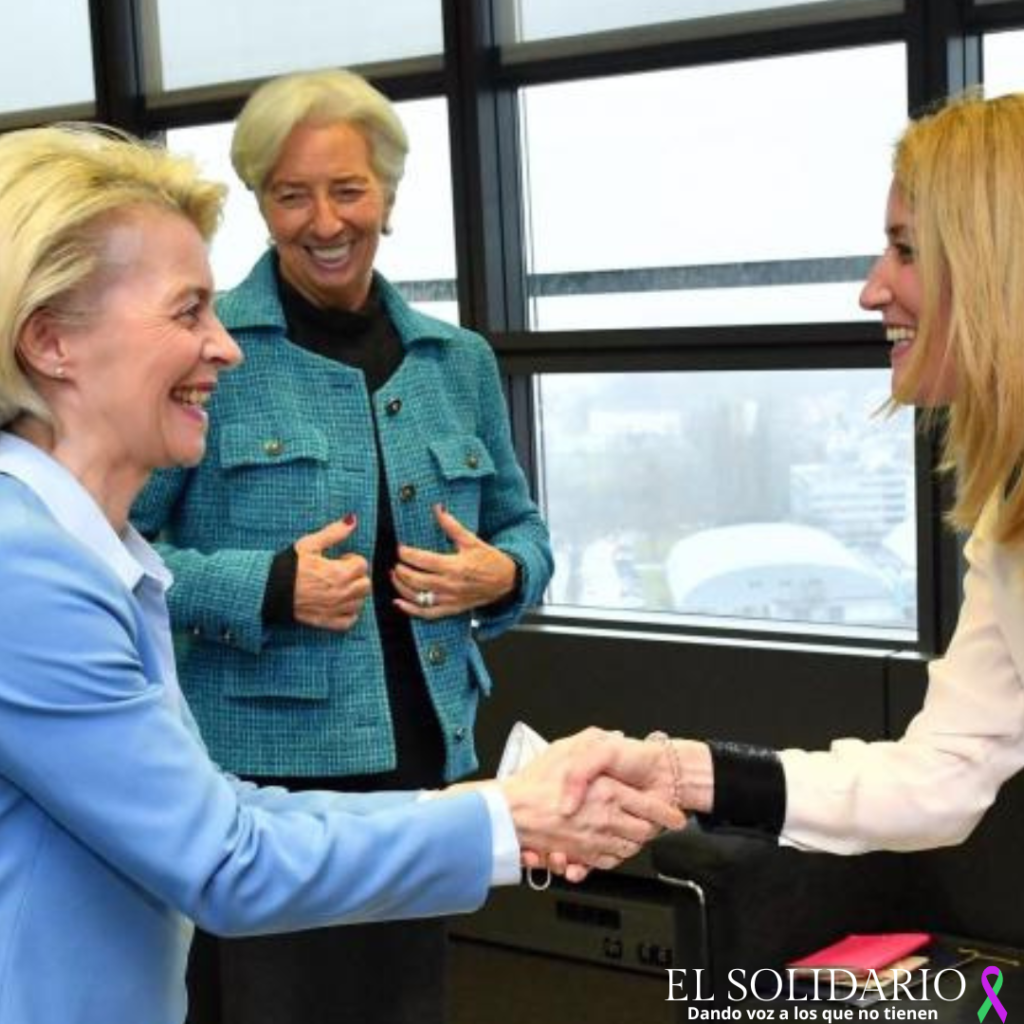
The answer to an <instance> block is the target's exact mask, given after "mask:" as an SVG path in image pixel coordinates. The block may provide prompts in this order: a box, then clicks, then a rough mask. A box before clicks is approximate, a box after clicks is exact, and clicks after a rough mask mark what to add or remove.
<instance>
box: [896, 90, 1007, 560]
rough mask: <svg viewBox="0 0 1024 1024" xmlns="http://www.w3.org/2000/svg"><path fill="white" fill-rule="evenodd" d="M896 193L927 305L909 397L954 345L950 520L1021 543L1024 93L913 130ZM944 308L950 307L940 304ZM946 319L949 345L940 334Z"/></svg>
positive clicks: (947, 449)
mask: <svg viewBox="0 0 1024 1024" xmlns="http://www.w3.org/2000/svg"><path fill="white" fill-rule="evenodd" d="M894 172H895V183H896V187H897V188H898V189H899V190H900V192H901V194H902V196H903V198H904V199H905V201H906V202H907V203H908V205H909V206H910V208H911V210H912V211H913V215H914V234H915V244H916V248H917V262H918V267H919V272H920V275H921V285H922V296H923V308H922V310H921V316H920V318H919V323H918V331H917V342H916V343H915V345H914V348H913V349H912V350H911V351H912V353H913V354H912V358H911V361H910V363H909V364H908V367H907V374H906V383H905V388H904V389H901V394H898V395H897V396H896V397H897V398H898V399H899V398H901V397H904V395H905V394H913V393H914V391H915V390H916V388H917V386H918V385H919V383H920V381H921V376H922V373H923V370H924V367H925V365H926V364H927V363H928V362H930V358H929V357H930V354H931V353H933V352H934V351H935V350H936V349H941V348H942V347H944V346H947V345H948V348H946V356H947V358H950V359H952V360H954V365H955V368H956V379H957V391H956V396H955V398H954V400H953V402H952V404H951V405H950V408H949V412H948V422H947V424H946V428H945V437H944V442H943V466H944V468H945V469H946V470H947V471H952V472H953V473H954V474H955V479H956V501H955V503H954V506H953V508H952V510H951V512H950V513H949V519H950V521H951V523H952V524H953V525H954V526H956V527H957V528H960V529H972V528H973V527H974V526H976V525H977V523H978V520H979V518H980V516H981V513H982V511H983V510H984V509H985V507H986V506H987V505H988V504H989V503H990V502H992V505H993V509H992V511H993V517H994V518H993V520H992V523H993V539H995V540H997V541H1000V542H1003V543H1009V544H1017V543H1020V542H1021V541H1024V482H1022V480H1021V460H1022V458H1024V94H1013V95H1008V96H1001V97H999V98H997V99H991V100H985V99H982V98H981V97H980V96H978V95H976V94H970V95H966V96H963V97H960V98H958V99H955V100H953V101H951V102H950V103H949V104H948V105H947V106H945V107H944V108H943V109H941V110H939V111H937V112H936V113H933V114H931V115H929V116H927V117H924V118H922V119H921V120H919V121H917V122H914V123H913V124H911V125H910V127H909V128H908V129H907V130H906V132H905V133H904V135H903V137H902V139H901V140H900V141H899V143H898V144H897V148H896V154H895V160H894ZM944 302H945V303H947V305H948V308H943V306H942V304H943V303H944ZM942 316H948V322H949V333H948V338H947V337H946V336H941V335H939V334H937V332H936V325H937V323H939V318H940V317H942Z"/></svg>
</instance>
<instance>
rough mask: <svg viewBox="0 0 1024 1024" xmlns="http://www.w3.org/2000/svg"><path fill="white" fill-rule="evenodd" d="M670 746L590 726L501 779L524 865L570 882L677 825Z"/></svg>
mask: <svg viewBox="0 0 1024 1024" xmlns="http://www.w3.org/2000/svg"><path fill="white" fill-rule="evenodd" d="M671 759H672V753H671V751H670V750H669V748H668V747H667V745H665V744H662V743H655V742H651V741H644V740H636V739H630V738H628V737H625V736H623V735H622V734H621V733H613V732H605V731H603V730H601V729H596V728H590V729H586V730H584V731H583V732H581V733H577V734H576V735H575V736H571V737H568V738H567V739H562V740H558V741H557V742H555V743H552V744H551V745H550V746H548V747H547V748H546V749H545V750H544V751H543V752H542V753H540V754H538V755H537V756H536V757H535V758H533V760H531V761H530V762H529V763H528V764H527V765H526V766H525V767H524V768H522V769H521V770H519V771H517V772H516V773H515V774H513V775H510V776H508V777H506V778H504V779H502V780H499V782H498V785H499V786H501V788H502V791H503V793H504V795H505V798H506V799H507V801H508V804H509V807H510V809H511V811H512V819H513V821H514V822H515V826H516V832H517V835H518V837H519V843H520V848H521V850H522V862H523V866H524V867H529V868H534V867H542V868H543V867H547V868H548V869H549V870H550V871H551V872H552V873H554V874H558V875H564V876H565V877H566V878H567V879H568V880H569V881H571V882H579V881H582V880H583V879H584V878H585V877H586V875H587V874H588V872H589V871H590V870H591V869H592V868H602V869H608V868H613V867H616V866H617V865H618V864H620V863H621V862H622V861H624V860H627V859H628V858H630V857H632V856H634V855H635V854H637V853H639V852H640V850H641V849H642V848H643V846H644V844H645V843H647V842H649V841H650V840H651V839H654V838H655V837H656V836H658V835H659V834H660V833H661V832H662V831H663V830H665V829H679V828H682V827H683V826H684V825H685V824H686V816H685V814H684V813H683V811H682V810H681V809H680V807H679V806H678V802H679V799H680V791H679V780H678V778H677V775H676V768H675V766H673V764H672V760H671Z"/></svg>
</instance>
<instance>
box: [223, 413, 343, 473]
mask: <svg viewBox="0 0 1024 1024" xmlns="http://www.w3.org/2000/svg"><path fill="white" fill-rule="evenodd" d="M327 456H328V448H327V438H326V436H325V435H324V434H323V432H322V431H320V430H318V429H317V428H316V427H312V426H309V425H308V424H292V425H290V426H288V427H284V428H281V427H271V426H260V425H259V424H257V423H227V424H225V425H224V427H223V428H222V430H221V438H220V464H221V466H222V467H223V468H224V469H237V468H240V467H242V466H275V465H278V464H280V463H286V462H299V461H301V460H303V459H306V460H309V461H312V462H326V461H327Z"/></svg>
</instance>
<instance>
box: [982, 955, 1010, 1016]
mask: <svg viewBox="0 0 1024 1024" xmlns="http://www.w3.org/2000/svg"><path fill="white" fill-rule="evenodd" d="M990 976H994V977H995V979H996V983H995V984H994V985H990V984H989V983H988V979H989V977H990ZM981 987H982V988H983V989H984V990H985V991H986V993H988V994H987V996H986V998H985V1002H983V1003H982V1004H981V1006H980V1007H979V1008H978V1021H979V1022H981V1021H983V1020H984V1019H985V1015H986V1014H987V1013H988V1011H989V1010H991V1009H992V1008H993V1007H995V1011H996V1013H998V1014H999V1019H1000V1020H1001V1021H1003V1024H1005V1022H1006V1007H1004V1006H1003V1004H1002V1003H1001V1002H1000V1001H999V997H998V996H997V994H996V993H998V991H999V990H1000V989H1001V988H1002V987H1003V972H1002V971H1001V970H999V968H998V967H986V968H985V970H983V971H982V972H981Z"/></svg>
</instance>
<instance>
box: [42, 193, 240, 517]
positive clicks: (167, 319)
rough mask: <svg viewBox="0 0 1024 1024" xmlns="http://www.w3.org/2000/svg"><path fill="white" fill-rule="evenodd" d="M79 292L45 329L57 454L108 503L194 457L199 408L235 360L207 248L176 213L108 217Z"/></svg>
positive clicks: (201, 441)
mask: <svg viewBox="0 0 1024 1024" xmlns="http://www.w3.org/2000/svg"><path fill="white" fill-rule="evenodd" d="M83 295H84V296H85V298H84V299H82V300H77V301H76V299H75V297H72V298H71V299H70V302H69V304H70V305H71V306H72V307H73V308H78V307H83V308H81V309H79V311H78V314H77V315H76V316H75V317H74V318H73V319H71V320H70V321H68V320H67V319H66V318H62V317H60V316H59V314H58V316H56V317H55V318H53V319H51V320H50V321H49V325H48V326H47V327H44V328H42V330H43V331H44V332H45V333H46V334H47V336H48V337H49V338H51V339H52V340H51V341H50V342H49V343H48V345H49V348H48V349H47V350H45V351H48V353H49V357H50V358H52V360H53V365H54V373H53V375H52V376H53V377H54V378H55V380H54V381H53V382H51V385H50V387H49V388H48V390H49V392H50V396H49V401H50V406H51V408H52V411H53V414H54V420H55V423H56V429H55V435H54V455H55V456H56V457H57V458H58V459H60V460H61V461H63V462H64V463H65V464H66V465H67V466H68V467H69V468H70V469H71V470H72V471H73V472H74V473H75V474H76V475H77V476H79V478H80V479H81V480H82V481H83V482H84V483H85V484H86V486H87V487H88V488H89V489H90V490H91V491H92V492H93V494H94V496H96V497H97V498H98V499H99V500H100V501H101V503H105V498H107V497H108V494H107V492H108V491H110V490H114V491H117V490H121V491H127V492H130V491H131V488H132V487H141V486H142V483H144V482H145V479H146V477H147V476H148V475H149V473H150V472H151V471H152V470H154V469H157V468H160V467H165V466H177V465H193V464H195V463H197V462H198V461H199V460H200V459H201V458H202V457H203V454H204V451H205V448H206V431H207V414H206V412H205V410H204V408H203V407H204V406H205V404H206V403H207V401H208V400H209V398H210V395H211V394H212V392H213V389H214V388H215V386H216V382H217V375H218V373H219V372H220V370H222V369H225V368H227V367H230V366H233V365H235V364H236V363H238V362H239V361H240V359H241V353H240V352H239V349H238V346H237V345H236V344H235V343H234V341H233V340H232V339H231V337H230V336H229V335H228V334H227V332H226V331H225V330H224V328H223V327H222V326H221V324H220V321H218V320H217V318H216V316H215V315H214V313H213V308H212V305H211V302H212V296H213V281H212V277H211V274H210V267H209V263H208V260H207V254H206V246H205V244H204V242H203V240H202V238H201V237H200V235H199V233H198V231H197V230H196V229H195V227H194V226H193V225H192V224H191V223H190V222H189V221H188V220H187V219H186V218H185V217H183V216H181V215H179V214H176V213H172V212H170V211H167V210H163V209H159V208H157V207H155V206H144V207H139V208H137V209H135V210H133V211H131V212H130V213H128V214H126V215H124V216H122V217H119V218H118V219H116V220H113V221H111V223H110V225H109V227H107V228H105V230H104V237H103V241H102V255H101V266H100V269H99V270H98V272H97V274H96V275H95V277H94V279H93V280H92V281H91V282H90V283H89V284H88V285H87V286H86V288H84V289H83ZM43 315H44V316H45V314H43ZM37 351H44V350H42V349H39V350H37ZM40 362H43V363H44V367H43V368H44V372H45V360H43V359H37V365H38V364H39V363H40Z"/></svg>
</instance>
